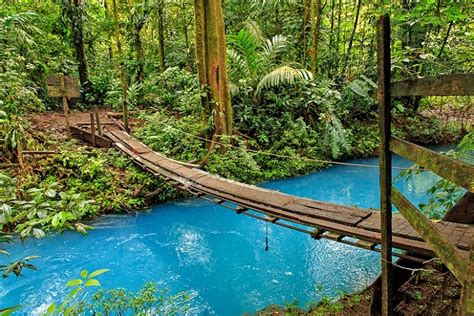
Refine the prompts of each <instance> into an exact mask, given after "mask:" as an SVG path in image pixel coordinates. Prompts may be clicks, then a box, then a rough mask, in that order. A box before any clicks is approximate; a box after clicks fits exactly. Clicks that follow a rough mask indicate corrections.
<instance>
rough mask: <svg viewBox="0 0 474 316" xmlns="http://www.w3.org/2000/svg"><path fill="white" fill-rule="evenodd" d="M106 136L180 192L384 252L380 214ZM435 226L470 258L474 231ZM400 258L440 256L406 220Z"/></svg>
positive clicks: (111, 132) (397, 223) (400, 226)
mask: <svg viewBox="0 0 474 316" xmlns="http://www.w3.org/2000/svg"><path fill="white" fill-rule="evenodd" d="M104 136H106V137H108V138H109V139H110V140H111V141H112V144H113V146H115V147H116V148H118V149H119V150H121V151H122V152H123V153H125V154H126V155H128V156H130V157H131V158H132V159H133V160H134V161H135V163H137V164H138V165H140V166H141V167H143V168H144V169H146V170H148V171H149V172H151V173H153V174H154V175H156V176H162V177H164V178H166V179H167V180H168V181H171V182H173V183H175V184H176V185H177V186H179V187H180V188H182V189H184V190H186V191H188V192H190V193H192V194H194V195H196V196H198V197H200V198H204V199H206V200H209V201H211V202H213V203H216V204H219V205H221V206H223V207H227V208H230V209H232V210H234V211H236V212H237V213H238V214H245V215H248V216H251V217H255V218H258V219H261V220H265V221H267V222H271V223H274V224H276V225H280V226H283V227H288V228H291V229H295V230H298V231H302V232H305V233H308V234H311V236H313V237H314V238H316V239H320V238H327V239H331V240H336V241H338V242H342V243H346V244H350V245H353V246H356V247H360V248H365V249H370V250H373V251H378V252H380V213H379V212H378V211H372V210H368V209H361V208H357V207H349V206H342V205H337V204H332V203H326V202H320V201H314V200H310V199H305V198H300V197H296V196H292V195H288V194H284V193H281V192H277V191H272V190H266V189H262V188H259V187H256V186H252V185H247V184H243V183H239V182H235V181H231V180H228V179H224V178H222V177H218V176H215V175H212V174H209V173H207V172H204V171H202V170H199V169H197V168H193V167H191V166H189V165H187V164H184V163H180V162H178V161H175V160H172V159H169V158H167V157H165V156H163V155H161V154H159V153H157V152H154V151H153V150H151V149H150V148H148V147H147V146H146V145H144V144H143V143H141V142H139V141H138V140H137V139H135V138H133V137H131V136H130V135H129V134H127V133H126V132H123V131H121V130H118V129H111V128H109V127H107V129H106V131H105V133H104ZM435 225H436V226H437V227H438V228H439V229H440V230H441V231H442V232H443V233H445V235H446V236H447V237H448V238H449V239H450V240H451V241H452V242H453V244H455V245H456V246H457V247H458V248H459V249H460V252H461V253H462V255H463V256H466V257H467V256H468V253H469V247H470V241H471V238H472V236H473V234H474V225H465V224H457V223H451V222H443V221H441V222H436V223H435ZM393 246H394V247H396V248H398V249H400V250H404V251H403V252H400V253H397V254H395V255H397V256H399V257H404V258H408V259H411V260H417V261H419V260H420V259H419V257H423V258H429V257H433V256H435V254H434V252H433V251H432V249H431V248H430V246H429V245H428V244H427V243H425V242H424V241H423V239H422V238H421V237H420V236H419V235H418V233H417V232H416V231H415V230H414V229H413V227H411V226H410V224H409V223H408V222H407V221H406V220H405V219H404V218H403V217H402V216H398V215H394V217H393Z"/></svg>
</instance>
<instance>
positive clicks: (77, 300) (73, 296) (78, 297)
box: [45, 269, 109, 315]
mask: <svg viewBox="0 0 474 316" xmlns="http://www.w3.org/2000/svg"><path fill="white" fill-rule="evenodd" d="M108 271H109V270H108V269H100V270H96V271H94V272H91V273H90V274H89V272H88V271H87V270H82V271H81V273H80V278H79V279H74V280H70V281H69V282H67V283H66V286H67V287H69V288H71V291H70V292H69V293H68V295H67V296H66V299H65V300H64V301H63V302H61V303H60V304H56V303H53V304H51V305H49V307H48V309H47V310H46V314H45V315H80V314H82V313H83V312H84V310H85V309H84V307H85V303H84V301H83V299H82V297H83V296H84V293H85V292H86V291H87V290H88V289H90V288H94V287H100V286H101V284H100V282H99V281H98V280H97V279H96V277H97V276H99V275H101V274H104V273H106V272H108Z"/></svg>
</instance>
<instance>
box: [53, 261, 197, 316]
mask: <svg viewBox="0 0 474 316" xmlns="http://www.w3.org/2000/svg"><path fill="white" fill-rule="evenodd" d="M108 271H109V270H108V269H100V270H96V271H93V272H91V273H89V272H88V271H87V270H83V271H81V273H80V278H78V279H74V280H70V281H69V282H67V283H66V286H67V287H68V288H70V289H71V290H70V292H69V293H68V295H67V296H66V298H65V299H64V301H62V302H60V303H53V304H51V305H49V307H48V309H47V310H46V313H45V315H82V314H84V313H85V312H88V313H91V314H92V315H129V314H133V315H143V316H145V315H151V314H153V315H182V314H185V313H187V312H188V311H189V310H190V307H189V301H190V300H191V299H192V296H191V295H189V294H188V293H186V292H181V293H178V294H175V295H169V294H168V291H167V290H166V289H158V287H157V285H156V284H155V283H153V282H148V283H146V284H145V285H144V286H143V288H142V289H140V291H138V293H136V294H134V293H132V292H130V291H128V290H126V289H123V288H117V289H107V290H106V289H104V288H102V284H101V283H100V282H99V280H98V279H97V277H98V276H100V275H102V274H104V273H106V272H108ZM96 288H98V290H96V291H94V289H96Z"/></svg>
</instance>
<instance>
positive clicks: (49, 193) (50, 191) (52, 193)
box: [44, 189, 56, 198]
mask: <svg viewBox="0 0 474 316" xmlns="http://www.w3.org/2000/svg"><path fill="white" fill-rule="evenodd" d="M44 194H45V195H46V196H47V197H50V198H53V197H55V196H56V190H54V189H48V190H46V192H44Z"/></svg>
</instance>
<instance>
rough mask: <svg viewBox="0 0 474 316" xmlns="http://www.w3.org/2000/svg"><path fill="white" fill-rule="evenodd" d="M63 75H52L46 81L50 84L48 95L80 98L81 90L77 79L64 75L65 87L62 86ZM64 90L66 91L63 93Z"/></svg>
mask: <svg viewBox="0 0 474 316" xmlns="http://www.w3.org/2000/svg"><path fill="white" fill-rule="evenodd" d="M62 77H63V76H62V75H61V74H59V75H52V76H50V77H49V78H48V79H47V80H46V82H47V84H48V96H50V97H62V96H65V97H66V98H79V97H80V96H81V91H80V90H79V84H78V83H77V80H76V79H75V78H73V77H71V76H64V77H63V78H64V87H63V86H62ZM63 90H64V93H63Z"/></svg>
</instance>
